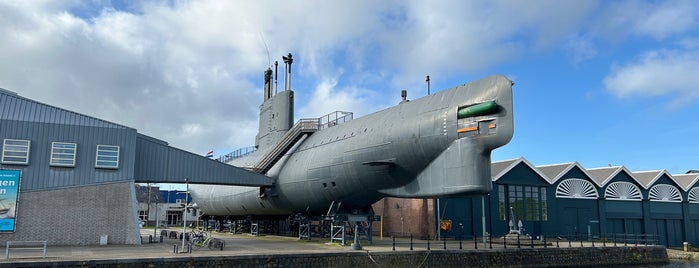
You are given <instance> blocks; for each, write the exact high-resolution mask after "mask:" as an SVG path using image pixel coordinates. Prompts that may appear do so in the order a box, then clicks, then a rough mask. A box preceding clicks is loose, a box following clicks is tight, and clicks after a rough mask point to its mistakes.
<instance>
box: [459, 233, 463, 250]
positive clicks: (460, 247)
mask: <svg viewBox="0 0 699 268" xmlns="http://www.w3.org/2000/svg"><path fill="white" fill-rule="evenodd" d="M461 240H462V239H461V236H459V249H464V248H463V247H461Z"/></svg>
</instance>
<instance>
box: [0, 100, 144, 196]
mask: <svg viewBox="0 0 699 268" xmlns="http://www.w3.org/2000/svg"><path fill="white" fill-rule="evenodd" d="M0 96H1V95H0ZM73 119H79V118H73ZM8 138H9V139H22V140H31V149H30V154H29V165H26V166H24V165H4V164H0V167H2V168H6V169H19V170H22V185H21V187H22V188H21V189H22V191H23V192H24V191H33V190H42V189H48V188H56V187H70V186H80V185H91V184H99V183H107V182H116V181H124V180H133V173H134V161H135V159H134V157H133V155H134V153H135V147H136V131H135V130H134V129H129V128H116V129H115V128H111V127H110V128H104V127H93V126H76V125H67V124H55V123H38V122H26V121H15V120H0V139H8ZM54 141H59V142H71V143H76V144H77V154H76V166H75V167H51V166H49V161H50V154H51V142H54ZM98 144H106V145H118V146H120V153H119V169H116V170H110V169H98V168H95V155H96V149H97V145H98ZM0 149H1V148H0Z"/></svg>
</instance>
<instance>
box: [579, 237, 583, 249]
mask: <svg viewBox="0 0 699 268" xmlns="http://www.w3.org/2000/svg"><path fill="white" fill-rule="evenodd" d="M580 247H583V244H582V239H580Z"/></svg>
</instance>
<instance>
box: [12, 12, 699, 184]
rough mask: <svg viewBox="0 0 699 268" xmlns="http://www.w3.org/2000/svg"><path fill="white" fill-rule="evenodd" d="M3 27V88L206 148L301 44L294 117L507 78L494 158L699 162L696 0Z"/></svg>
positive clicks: (251, 109) (637, 166) (18, 19)
mask: <svg viewBox="0 0 699 268" xmlns="http://www.w3.org/2000/svg"><path fill="white" fill-rule="evenodd" d="M0 36H2V39H1V40H2V41H0V87H2V88H5V89H8V90H11V91H15V92H17V93H18V94H20V95H21V96H25V97H28V98H32V99H35V100H38V101H40V102H44V103H47V104H51V105H54V106H58V107H62V108H66V109H69V110H73V111H77V112H80V113H84V114H87V115H91V116H95V117H99V118H103V119H106V120H109V121H113V122H116V123H120V124H124V125H127V126H131V127H134V128H136V129H138V130H139V132H141V133H143V134H146V135H150V136H153V137H156V138H159V139H163V140H165V141H168V142H169V143H170V144H171V145H173V146H175V147H179V148H182V149H185V150H188V151H192V152H195V153H200V154H205V153H206V152H208V151H209V150H214V151H215V155H216V157H218V156H220V155H223V154H226V153H228V152H231V151H233V150H235V149H236V148H240V147H247V146H251V145H253V144H254V135H255V134H256V131H257V112H258V107H259V104H260V103H261V100H262V79H263V71H264V70H265V69H266V68H267V67H268V66H270V65H272V64H273V63H274V61H279V62H280V70H282V69H283V64H281V56H282V55H286V54H288V53H292V54H293V55H294V58H295V61H294V64H293V66H292V68H293V71H292V75H293V78H292V87H293V89H294V90H295V92H296V118H307V117H319V116H322V115H325V114H327V113H330V112H332V111H335V110H345V111H353V112H354V113H355V117H356V116H361V115H366V114H368V113H371V112H374V111H376V110H379V109H382V108H386V107H388V106H391V105H394V104H396V103H398V101H399V100H400V96H399V95H400V90H401V89H407V90H408V97H409V98H417V97H420V96H424V95H425V94H426V83H425V76H426V75H430V77H431V82H432V85H431V88H432V90H435V91H436V90H440V89H446V88H449V87H451V86H455V85H459V84H463V83H466V82H468V81H472V80H476V79H479V78H482V77H485V76H488V75H491V74H504V75H506V76H507V77H509V78H510V79H512V80H513V81H514V82H515V87H514V98H515V99H514V102H515V135H514V138H513V140H512V142H511V143H510V144H508V145H506V146H504V147H502V148H500V149H497V150H496V151H495V152H494V153H493V160H496V161H497V160H504V159H511V158H517V157H520V156H524V157H526V158H527V159H528V160H530V161H531V162H532V163H534V164H535V165H545V164H554V163H562V162H570V161H578V162H580V163H581V164H582V165H583V166H584V167H587V168H594V167H601V166H607V165H608V164H611V165H625V166H626V167H628V168H629V169H630V170H632V171H638V170H658V169H667V170H668V171H670V172H671V173H684V172H686V171H687V170H689V169H699V155H698V154H699V88H698V87H699V1H691V0H688V1H642V0H638V1H593V0H584V1H557V0H551V1H515V0H513V1H505V0H503V1H461V0H454V1H326V0H318V1H314V0H304V1H259V0H258V1H218V0H211V1H108V0H104V1H100V0H92V1H89V0H86V1H54V0H36V1H19V0H17V1H13V0H0ZM281 77H282V76H280V78H281ZM282 85H283V82H282V81H280V88H281V87H282Z"/></svg>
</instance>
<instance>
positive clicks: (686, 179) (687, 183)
mask: <svg viewBox="0 0 699 268" xmlns="http://www.w3.org/2000/svg"><path fill="white" fill-rule="evenodd" d="M672 178H673V179H674V181H675V182H677V184H678V185H679V186H680V187H682V190H685V191H689V190H690V189H691V188H692V186H694V185H695V184H696V182H697V181H698V180H699V173H697V174H676V175H672Z"/></svg>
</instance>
